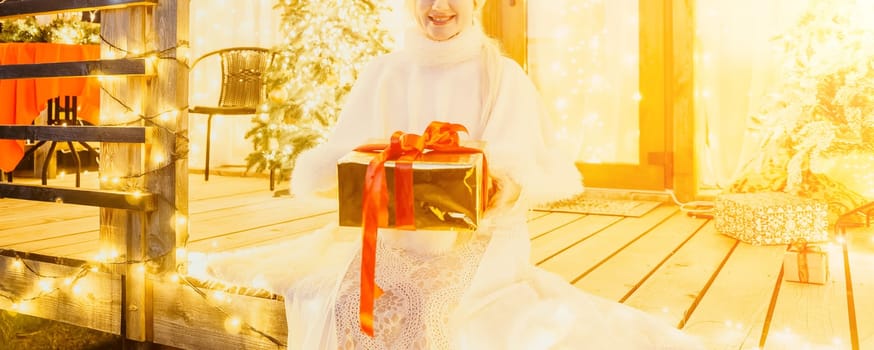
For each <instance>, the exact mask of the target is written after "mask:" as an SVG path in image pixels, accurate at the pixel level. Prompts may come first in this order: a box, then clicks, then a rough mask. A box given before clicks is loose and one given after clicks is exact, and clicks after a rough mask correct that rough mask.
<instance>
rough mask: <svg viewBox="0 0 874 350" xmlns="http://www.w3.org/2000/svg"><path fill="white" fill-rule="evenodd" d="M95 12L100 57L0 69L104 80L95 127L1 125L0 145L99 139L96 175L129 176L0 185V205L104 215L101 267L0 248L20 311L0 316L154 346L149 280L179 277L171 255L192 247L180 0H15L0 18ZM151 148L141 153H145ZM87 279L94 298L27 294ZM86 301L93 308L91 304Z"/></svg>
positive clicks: (184, 16)
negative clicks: (47, 204) (61, 207)
mask: <svg viewBox="0 0 874 350" xmlns="http://www.w3.org/2000/svg"><path fill="white" fill-rule="evenodd" d="M91 10H100V11H101V35H100V37H101V40H102V41H103V42H102V43H101V57H103V58H104V59H100V60H90V61H78V62H63V63H43V64H18V65H5V66H0V79H30V78H47V77H94V76H99V77H102V78H101V88H102V92H101V107H100V109H101V120H100V124H99V125H98V126H87V127H86V126H77V127H70V126H28V125H0V139H30V140H35V141H38V140H49V141H73V142H75V141H82V142H86V141H91V142H101V145H100V157H101V161H100V170H99V171H100V174H101V177H106V176H108V177H112V178H117V179H124V180H125V181H124V183H125V186H124V187H116V186H115V185H113V183H114V182H113V181H107V182H101V187H100V188H99V189H78V188H65V187H58V186H52V185H51V184H49V185H44V186H40V185H23V184H12V183H0V197H9V198H17V199H24V200H33V201H52V202H63V203H72V204H80V205H88V206H95V207H100V208H101V209H100V251H101V252H111V254H107V255H106V260H105V261H100V262H84V261H77V260H70V259H63V258H59V257H44V256H37V255H34V254H28V253H26V252H14V251H9V250H0V267H3V268H6V267H11V266H19V267H21V266H22V265H23V266H25V267H26V268H18V269H9V270H13V271H18V272H17V273H13V274H8V275H6V276H4V285H5V288H7V289H8V288H13V289H14V290H13V292H14V293H15V294H18V296H19V297H20V298H21V299H22V300H27V301H28V304H29V307H28V309H27V310H23V309H19V307H20V305H19V304H18V303H16V302H13V301H7V300H5V299H4V300H0V308H4V309H16V311H18V312H21V313H26V314H31V315H35V316H38V317H44V318H48V319H54V320H59V321H63V322H68V323H72V324H76V325H79V326H84V327H89V328H94V329H98V330H101V331H105V332H109V333H114V334H120V335H123V336H124V337H125V338H126V339H128V341H133V342H152V341H153V340H154V324H155V322H154V320H153V308H152V299H153V297H152V286H151V284H152V283H153V282H152V281H153V279H152V278H151V277H150V276H157V275H160V274H162V273H165V272H172V271H175V269H176V248H177V247H178V246H182V245H184V243H185V241H186V240H187V234H188V228H187V227H188V225H187V216H188V202H187V198H188V177H187V170H188V169H187V161H186V160H185V156H186V154H185V153H186V150H187V129H188V123H187V118H188V116H187V112H186V110H187V108H186V105H187V101H188V66H187V63H186V59H185V57H184V55H180V54H178V52H179V51H180V49H184V48H185V47H186V46H187V43H188V1H186V0H138V1H135V0H63V1H59V0H20V1H12V0H10V1H6V2H3V3H0V18H14V17H23V16H31V15H41V14H51V13H60V12H67V11H91ZM144 146H146V147H144ZM79 273H88V274H91V276H92V278H96V279H97V281H96V282H95V283H96V286H95V288H93V289H92V293H94V294H93V295H92V296H91V297H92V298H96V299H93V300H97V301H98V302H97V303H95V302H90V303H86V302H77V301H76V300H74V299H72V298H71V297H70V296H69V295H67V294H64V293H59V292H55V291H51V292H49V291H46V293H40V294H39V295H37V296H36V297H27V296H26V295H27V293H30V292H31V291H32V290H33V289H34V286H38V285H39V282H40V280H42V279H45V276H46V275H51V276H65V275H69V276H76V275H77V274H79ZM93 300H92V301H93Z"/></svg>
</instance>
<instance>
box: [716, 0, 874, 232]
mask: <svg viewBox="0 0 874 350" xmlns="http://www.w3.org/2000/svg"><path fill="white" fill-rule="evenodd" d="M871 13H874V3H872V2H871V1H868V0H865V1H861V0H814V1H812V2H811V6H810V8H809V11H807V12H806V13H805V14H804V15H803V16H802V17H801V18H800V19H799V21H798V22H797V24H796V26H794V27H793V28H791V29H790V30H789V31H788V32H787V33H785V34H784V35H782V36H780V37H779V38H777V39H776V40H775V43H777V44H778V47H779V49H780V51H781V53H782V54H783V55H782V58H783V59H782V62H783V67H782V74H781V77H782V79H783V81H782V82H781V84H779V86H778V89H777V90H776V91H778V92H777V93H774V94H773V95H772V96H771V97H772V98H771V100H770V101H769V102H768V103H767V104H766V105H765V106H764V107H763V108H762V110H761V112H760V113H759V114H758V115H755V116H753V127H754V129H757V130H761V131H764V133H765V134H766V135H767V137H766V138H765V139H764V140H763V142H762V145H761V149H762V152H761V153H759V154H758V155H757V157H756V158H754V159H752V160H751V161H750V162H749V163H748V164H747V166H746V167H745V169H744V171H743V173H742V174H741V176H740V178H739V179H738V180H737V181H736V182H735V183H734V184H733V186H732V190H733V191H735V192H757V191H784V192H789V193H794V194H798V195H801V196H804V197H812V198H817V199H821V200H823V201H825V202H827V203H829V205H830V210H831V211H832V219H833V220H834V219H835V218H837V217H838V216H840V215H842V214H843V213H846V212H848V211H849V210H851V209H854V208H857V207H859V206H861V205H863V204H865V203H868V202H871V201H874V175H872V174H874V45H872V43H874V24H872V21H871V19H870V16H871V15H870V14H871Z"/></svg>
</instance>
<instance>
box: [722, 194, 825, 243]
mask: <svg viewBox="0 0 874 350" xmlns="http://www.w3.org/2000/svg"><path fill="white" fill-rule="evenodd" d="M714 221H715V222H714V224H715V226H716V230H717V231H719V232H721V233H724V234H726V235H729V236H732V237H734V238H737V239H739V240H741V241H743V242H747V243H751V244H755V245H761V244H790V243H794V242H798V241H802V240H803V241H806V242H823V241H826V240H828V207H827V205H826V204H825V203H823V202H820V201H817V200H813V199H809V198H802V197H797V196H793V195H790V194H788V193H782V192H759V193H731V194H721V195H719V196H717V197H716V203H715V205H714Z"/></svg>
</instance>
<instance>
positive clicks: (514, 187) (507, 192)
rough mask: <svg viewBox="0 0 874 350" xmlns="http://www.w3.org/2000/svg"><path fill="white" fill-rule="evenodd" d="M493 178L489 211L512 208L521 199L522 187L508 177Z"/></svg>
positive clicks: (490, 188)
mask: <svg viewBox="0 0 874 350" xmlns="http://www.w3.org/2000/svg"><path fill="white" fill-rule="evenodd" d="M490 177H491V186H489V200H488V206H487V208H488V209H493V208H497V207H504V206H512V205H513V203H515V202H516V200H518V199H519V194H520V193H521V189H522V188H521V186H519V184H517V183H516V182H515V181H513V180H512V179H510V178H507V177H498V176H490Z"/></svg>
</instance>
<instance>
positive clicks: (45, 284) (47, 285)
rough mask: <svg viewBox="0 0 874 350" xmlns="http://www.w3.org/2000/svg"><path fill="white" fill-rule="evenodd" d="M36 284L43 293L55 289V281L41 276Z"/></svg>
mask: <svg viewBox="0 0 874 350" xmlns="http://www.w3.org/2000/svg"><path fill="white" fill-rule="evenodd" d="M37 284H38V285H39V289H40V290H41V291H43V292H45V293H48V292H51V291H53V290H55V281H53V280H51V279H49V278H43V279H41V280H39V282H38V283H37Z"/></svg>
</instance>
